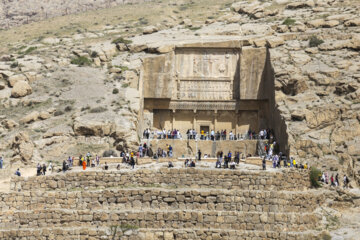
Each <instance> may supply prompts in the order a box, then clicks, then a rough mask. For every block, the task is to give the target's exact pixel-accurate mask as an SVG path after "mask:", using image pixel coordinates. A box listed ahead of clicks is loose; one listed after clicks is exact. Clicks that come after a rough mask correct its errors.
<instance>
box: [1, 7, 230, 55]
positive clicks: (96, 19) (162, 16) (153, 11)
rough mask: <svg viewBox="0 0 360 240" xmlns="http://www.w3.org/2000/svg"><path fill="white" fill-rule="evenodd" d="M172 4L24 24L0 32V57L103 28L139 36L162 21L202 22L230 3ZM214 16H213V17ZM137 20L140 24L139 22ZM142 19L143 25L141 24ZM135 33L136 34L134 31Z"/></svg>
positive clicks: (128, 8) (109, 10) (83, 14)
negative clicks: (23, 46)
mask: <svg viewBox="0 0 360 240" xmlns="http://www.w3.org/2000/svg"><path fill="white" fill-rule="evenodd" d="M174 2H175V1H172V0H162V1H156V2H147V3H141V4H134V5H121V6H118V7H114V8H111V9H100V10H94V11H89V12H86V13H80V14H76V15H69V16H61V17H56V18H52V19H47V20H44V21H40V22H34V23H30V24H26V25H23V26H20V27H15V28H12V29H9V30H0V53H6V52H8V51H9V49H11V48H12V47H13V46H14V45H16V44H19V43H20V42H29V41H30V40H36V39H42V38H46V37H54V36H55V37H64V36H71V35H73V34H76V33H79V32H98V31H102V30H104V29H105V28H109V29H111V28H113V27H115V28H116V29H119V28H125V27H129V28H130V30H131V31H129V33H130V34H131V33H136V32H140V31H141V29H142V27H143V26H145V25H154V24H157V23H163V21H164V20H167V21H173V20H172V19H171V16H176V17H177V20H176V22H178V23H179V22H180V21H181V19H182V18H190V19H192V20H193V21H204V20H205V19H206V18H208V17H209V16H213V17H215V18H216V15H219V14H221V12H220V10H221V9H224V8H225V7H227V6H229V4H231V3H232V2H234V1H233V0H222V1H218V0H197V1H184V2H187V3H186V4H177V5H174V4H171V3H174ZM214 13H216V14H215V16H214ZM139 19H140V20H139ZM144 19H146V21H145V22H144ZM135 30H137V31H135Z"/></svg>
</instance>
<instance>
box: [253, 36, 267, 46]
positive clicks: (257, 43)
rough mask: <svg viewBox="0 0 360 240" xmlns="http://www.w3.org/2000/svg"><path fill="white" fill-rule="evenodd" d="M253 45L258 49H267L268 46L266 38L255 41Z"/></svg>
mask: <svg viewBox="0 0 360 240" xmlns="http://www.w3.org/2000/svg"><path fill="white" fill-rule="evenodd" d="M253 43H254V45H255V46H256V47H265V46H266V40H265V38H257V39H254V40H253Z"/></svg>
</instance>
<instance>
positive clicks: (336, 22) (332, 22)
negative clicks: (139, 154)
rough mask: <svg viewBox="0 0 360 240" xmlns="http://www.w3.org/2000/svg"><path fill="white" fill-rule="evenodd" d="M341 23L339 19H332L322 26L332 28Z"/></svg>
mask: <svg viewBox="0 0 360 240" xmlns="http://www.w3.org/2000/svg"><path fill="white" fill-rule="evenodd" d="M339 24H340V22H339V21H337V20H330V21H326V22H325V23H324V24H323V25H322V26H323V27H325V28H332V27H336V26H337V25H339Z"/></svg>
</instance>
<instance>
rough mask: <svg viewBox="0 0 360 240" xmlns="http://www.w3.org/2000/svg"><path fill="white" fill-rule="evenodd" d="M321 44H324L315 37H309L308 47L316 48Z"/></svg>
mask: <svg viewBox="0 0 360 240" xmlns="http://www.w3.org/2000/svg"><path fill="white" fill-rule="evenodd" d="M322 43H324V41H323V40H321V39H318V38H317V37H316V36H311V38H310V41H309V46H310V47H317V46H319V45H320V44H322Z"/></svg>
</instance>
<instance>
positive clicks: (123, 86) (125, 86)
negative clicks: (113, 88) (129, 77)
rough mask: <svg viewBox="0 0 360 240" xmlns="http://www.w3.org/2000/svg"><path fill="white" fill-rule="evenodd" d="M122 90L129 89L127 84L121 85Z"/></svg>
mask: <svg viewBox="0 0 360 240" xmlns="http://www.w3.org/2000/svg"><path fill="white" fill-rule="evenodd" d="M121 87H122V88H127V87H129V84H128V83H124V84H123V85H121Z"/></svg>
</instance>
